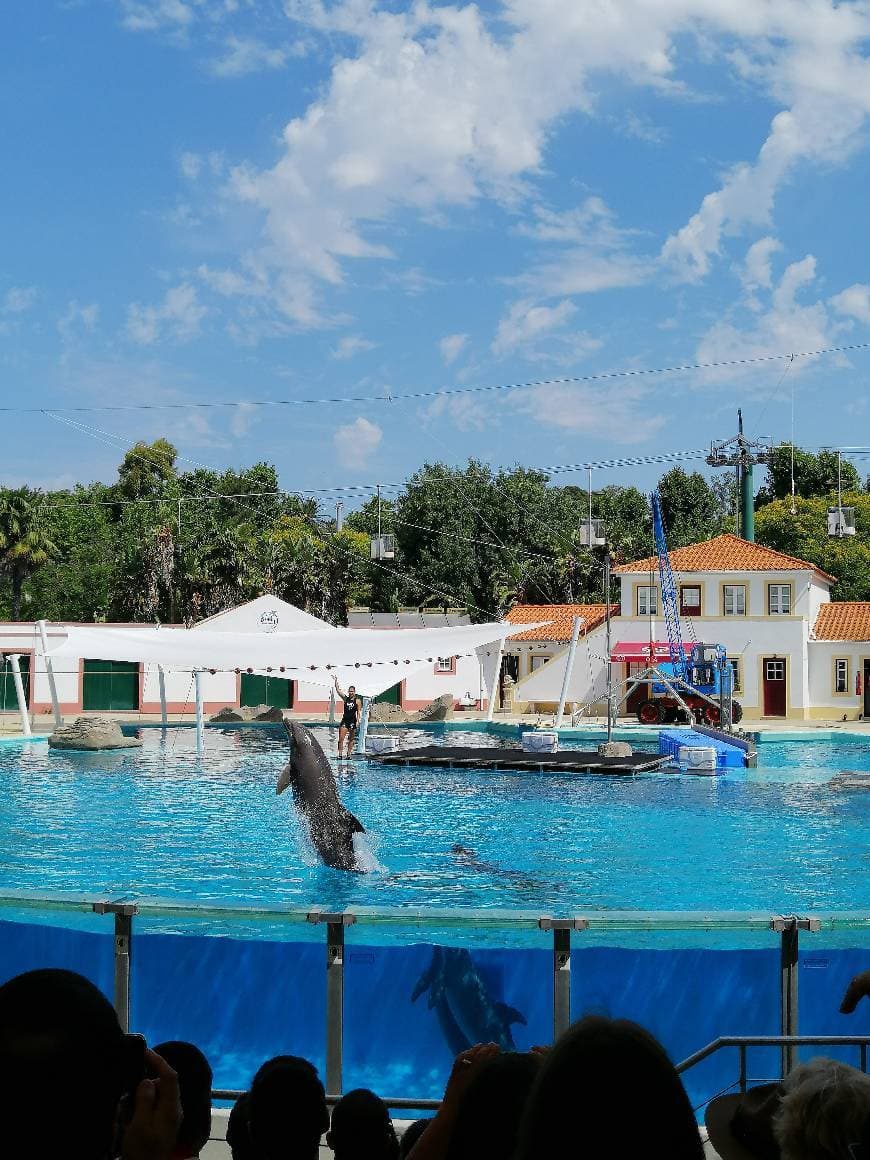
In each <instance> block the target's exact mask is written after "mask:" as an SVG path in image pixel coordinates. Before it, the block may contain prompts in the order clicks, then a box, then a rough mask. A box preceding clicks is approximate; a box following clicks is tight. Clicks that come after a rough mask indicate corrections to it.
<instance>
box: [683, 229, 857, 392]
mask: <svg viewBox="0 0 870 1160" xmlns="http://www.w3.org/2000/svg"><path fill="white" fill-rule="evenodd" d="M757 257H758V254H757V252H756V255H755V258H754V259H753V260H755V259H757ZM763 265H764V264H763V263H762V266H763ZM816 282H817V270H816V259H815V258H814V257H813V256H812V255H811V254H808V255H807V256H806V257H805V258H803V259H802V260H801V261H799V262H792V263H791V264H790V265H789V266H787V267H786V268H785V271H784V272H783V274H782V277H781V278H780V279H779V281H778V282H777V281H776V280H775V278H774V277H773V276H772V275H771V277H770V285H769V287H768V288H767V289H766V291H765V296H764V300H763V301H761V300H760V295H759V293H758V291H759V286H758V284H757V283H755V284H754V285H753V286H752V287H751V289H750V291H749V293H747V294H745V296H744V297H742V298H741V299H740V300H739V301H738V302H737V303H736V304H735V306H734V307H733V308H732V310H731V311H730V312H729V313H728V315H727V316H726V317H725V318H723V319H722V320H720V321H719V322H717V323H716V324H715V325H714V326H712V327H711V328H710V329H709V330H708V331H707V333H706V334H705V335H704V337H703V338H702V340H701V342H700V344H699V346H698V349H697V358H698V362H702V363H707V362H726V361H728V360H731V359H746V358H764V357H769V356H770V355H781V354H787V353H790V352H794V353H797V354H799V353H802V352H804V351H810V350H822V349H824V348H825V347H829V346H835V345H836V344H837V339H838V334H839V332H840V331H841V329H842V326H843V324H842V323H837V322H836V321H835V320H834V319H832V318H831V315H830V313H829V311H828V307H827V304H826V303H825V301H824V300H823V299H821V298H818V297H817V298H815V300H812V299H811V300H807V299H808V298H810V294H809V292H811V291H812V290H813V289H814V288H815V286H816ZM744 311H746V313H745V314H744V313H743V312H744ZM815 361H816V360H815V359H809V358H804V359H797V360H795V362H794V363H793V364H792V365H791V367H790V368H789V374H790V376H794V375H796V374H800V373H801V372H802V371H805V370H806V369H807V368H808V367H809V366H811V365H812V364H813V363H814V362H815ZM779 365H780V364H777V366H779ZM781 365H782V367H783V368H785V366H786V363H785V362H783V363H782V364H781ZM780 373H781V372H780V371H779V370H778V369H777V371H776V374H777V375H779V374H780ZM736 376H741V377H743V378H745V379H746V380H747V381H749V382H754V383H757V384H758V386H757V389H758V390H759V391H769V390H770V376H769V374H768V375H765V374H763V373H761V372H760V371H759V368H758V367H757V366H749V367H746V368H742V369H741V368H740V367H723V368H715V369H712V370H709V371H705V372H704V374H703V376H702V377H703V378H704V379H705V380H707V381H731V380H733V379H734V378H735V377H736Z"/></svg>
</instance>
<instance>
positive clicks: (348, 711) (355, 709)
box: [332, 676, 361, 757]
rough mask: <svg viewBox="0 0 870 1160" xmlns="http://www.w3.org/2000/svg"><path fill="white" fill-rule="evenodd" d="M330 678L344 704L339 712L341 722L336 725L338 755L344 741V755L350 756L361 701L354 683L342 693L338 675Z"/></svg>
mask: <svg viewBox="0 0 870 1160" xmlns="http://www.w3.org/2000/svg"><path fill="white" fill-rule="evenodd" d="M332 679H333V680H334V681H335V691H336V693H338V695H339V697H341V700H342V704H343V706H344V708H343V710H342V714H341V724H340V725H339V727H338V756H339V757H341V749H342V746H343V745H344V744H345V742H346V743H347V749H346V753H345V756H346V757H350V755H351V752H352V750H353V745H354V742H355V741H356V731H357V726H358V724H359V714H360V705H361V702H360V699H359V697H358V696H357V695H356V686H355V685H349V686H348V690H347V692H346V693H344V692H342V690H341V689H340V688H339V685H338V677H335V676H334V677H333V678H332Z"/></svg>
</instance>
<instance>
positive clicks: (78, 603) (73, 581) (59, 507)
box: [27, 484, 119, 621]
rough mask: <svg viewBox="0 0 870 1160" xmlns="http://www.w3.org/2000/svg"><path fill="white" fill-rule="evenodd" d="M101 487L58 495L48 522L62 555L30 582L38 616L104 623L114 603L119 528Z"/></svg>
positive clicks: (49, 503)
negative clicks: (112, 601)
mask: <svg viewBox="0 0 870 1160" xmlns="http://www.w3.org/2000/svg"><path fill="white" fill-rule="evenodd" d="M108 495H109V493H108V490H107V489H106V488H105V487H103V486H102V485H101V484H95V485H92V486H90V487H77V488H75V489H74V490H73V491H69V492H56V493H55V494H54V495H53V496H52V497H51V500H50V501H49V500H48V499H47V500H46V503H45V506H44V511H43V514H44V518H45V521H46V526H47V527H48V529H49V536H50V538H51V540H52V541H53V542H54V544H55V546H56V549H57V550H56V552H55V554H54V555H53V556H52V558H51V559H50V560H49V561H48V562H47V563H46V564H45V566H44V567H42V568H40V569H39V570H38V571H36V572H34V573H33V574H32V575H31V576H30V578H29V579H28V581H27V591H28V593H29V595H30V608H31V610H32V613H33V616H34V618H39V617H44V618H45V619H46V620H83V621H87V620H99V619H103V618H105V616H106V615H107V613H108V610H109V606H110V604H111V600H112V592H113V591H114V589H115V587H116V585H115V571H116V567H117V556H118V552H117V545H118V538H119V537H118V528H117V526H116V525H114V524H113V523H112V518H111V511H112V509H111V508H110V507H109V506H108V504H107V502H106V501H107V499H108Z"/></svg>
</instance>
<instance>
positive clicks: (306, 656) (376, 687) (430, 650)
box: [47, 622, 534, 739]
mask: <svg viewBox="0 0 870 1160" xmlns="http://www.w3.org/2000/svg"><path fill="white" fill-rule="evenodd" d="M530 627H534V626H530V625H528V624H522V625H513V624H509V623H507V622H491V623H488V624H467V625H458V626H456V627H451V628H423V629H401V630H396V629H364V628H354V629H349V628H336V627H333V626H329V625H324V626H323V627H319V628H314V629H302V630H297V631H292V632H265V633H264V632H231V631H226V630H217V629H213V630H210V629H209V628H208V627H207V625H205V624H203V625H200V626H198V627H197V628H193V629H183V628H163V627H154V628H152V627H150V626H148V627H144V626H143V627H142V628H110V627H107V626H102V625H100V626H96V625H95V626H93V627H91V626H78V625H71V626H69V627H67V628H66V637H65V639H64V640H63V641H62V642H60V643H59V644H57V645H56V646H55V647H54V648H52V649H49V650H48V652H47V659H49V660H50V661H51V662H52V664H53V665H54V666H55V667H57V666H58V665H62V663H63V661H65V660H69V661H72V662H74V663H75V664H76V666H77V665H78V663H79V661H81V660H82V659H84V658H88V657H98V658H100V659H101V660H106V661H130V662H135V663H151V664H155V665H158V666H160V667H161V668H172V669H175V670H181V671H188V672H192V673H194V674H198V673H201V672H202V671H204V670H205V671H215V672H217V671H225V672H226V671H238V672H256V673H270V674H275V675H277V676H281V675H285V676H286V677H287V678H295V679H297V680H305V681H307V682H310V683H312V684H316V685H322V686H325V687H327V688H329V687H331V686H332V685H333V680H334V678H336V677H337V678H338V682H339V684H340V685H341V687H342V688H343V689H346V688H347V687H348V685H354V686H355V687H356V690H357V692H358V693H360V694H361V695H362V696H363V698H364V725H365V721H366V718H367V712H366V710H367V708H368V700H369V698H371V697H373V696H377V695H378V694H379V693H382V692H384V691H385V690H386V689H389V688H391V687H392V686H393V685H395V684H396V683H397V682H398V681H400V680H402V679H403V678H404V677H405V676H407V675H408V674H409V673H412V672H414V671H416V670H418V669H421V668H424V667H426V666H427V665H430V664H434V663H435V662H436V661H437V660H438V658H439V657H454V656H469V655H471V654H472V653H476V654H477V656H478V659H479V660H480V663H481V665H482V666H483V669H484V674H485V679H486V685H487V692H488V696H489V704H490V714H491V711H492V705H493V700H494V695H495V684H496V681H497V679H498V671H499V658H500V655H501V649H502V646H503V644H504V640H505V638H506V637H509V636H513V635H515V634H516V633H518V632H527V631H528V630H529V628H530ZM197 724H198V726H199V727H200V730H201V725H202V704H201V696H200V694H199V681H198V680H197ZM362 733H364V728H363V729H361V734H362ZM361 739H362V738H361Z"/></svg>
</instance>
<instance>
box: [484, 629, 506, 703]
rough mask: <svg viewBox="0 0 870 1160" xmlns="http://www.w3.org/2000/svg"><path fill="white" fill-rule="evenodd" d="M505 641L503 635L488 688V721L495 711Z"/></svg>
mask: <svg viewBox="0 0 870 1160" xmlns="http://www.w3.org/2000/svg"><path fill="white" fill-rule="evenodd" d="M504 642H505V638H504V637H502V638H501V640H500V641H499V642H498V656H497V657H496V662H495V667H494V668H493V671H492V684H491V685H490V687H489V689H488V690H487V692H488V694H489V704H488V705H487V707H486V719H487V721H491V720H492V715H493V713H494V712H495V691H496V689H497V688H498V679H499V677H500V676H501V658H502V656H503V654H504Z"/></svg>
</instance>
